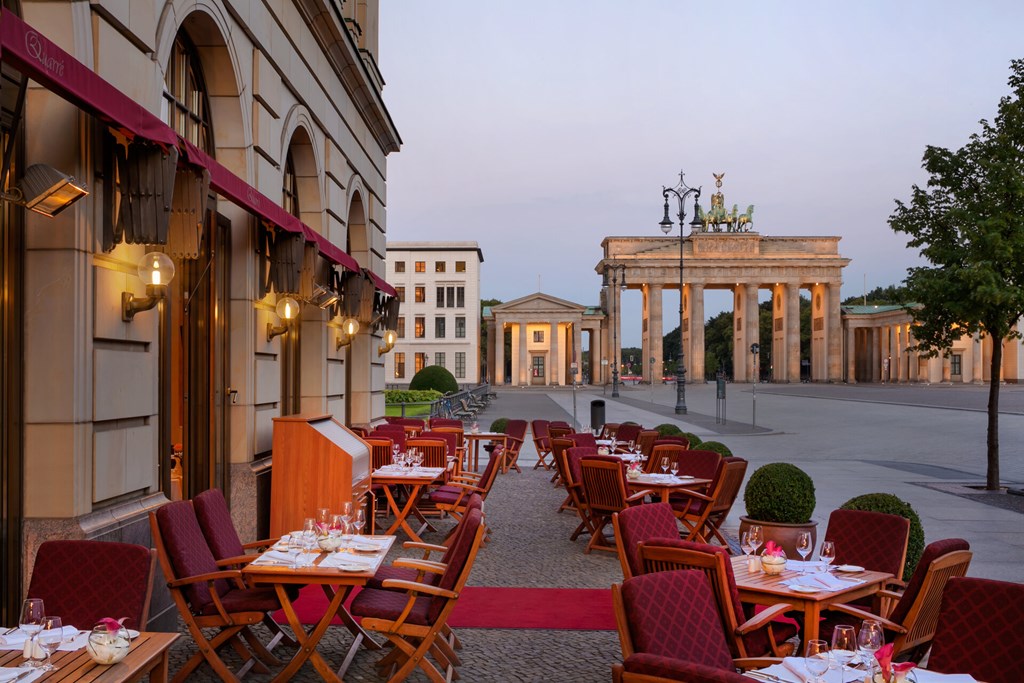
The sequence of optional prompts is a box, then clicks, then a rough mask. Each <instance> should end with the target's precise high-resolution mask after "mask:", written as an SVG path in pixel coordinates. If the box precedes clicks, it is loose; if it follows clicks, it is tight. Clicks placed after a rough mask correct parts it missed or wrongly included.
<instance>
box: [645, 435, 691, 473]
mask: <svg viewBox="0 0 1024 683" xmlns="http://www.w3.org/2000/svg"><path fill="white" fill-rule="evenodd" d="M684 451H686V449H685V448H684V447H683V446H681V445H679V444H675V443H669V444H660V443H655V444H654V448H653V449H652V450H651V455H650V457H648V458H647V463H646V464H645V465H644V472H647V473H648V474H650V473H658V474H660V473H661V459H662V458H668V459H669V462H678V461H679V460H680V459H681V458H682V456H683V452H684ZM702 478H703V477H702Z"/></svg>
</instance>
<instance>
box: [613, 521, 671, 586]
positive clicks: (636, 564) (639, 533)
mask: <svg viewBox="0 0 1024 683" xmlns="http://www.w3.org/2000/svg"><path fill="white" fill-rule="evenodd" d="M612 526H613V527H614V528H615V548H616V550H617V551H618V553H619V564H621V565H622V577H623V578H624V579H628V578H630V577H633V576H637V575H639V574H643V573H644V572H643V566H642V565H641V564H640V548H639V546H640V544H641V543H643V542H644V541H648V540H650V539H652V538H672V537H673V536H674V537H676V538H678V537H679V522H678V520H676V516H675V513H674V512H673V511H672V506H671V505H669V504H668V503H648V504H647V505H634V506H633V507H628V508H626V509H625V510H622V511H621V512H616V513H615V514H613V515H612Z"/></svg>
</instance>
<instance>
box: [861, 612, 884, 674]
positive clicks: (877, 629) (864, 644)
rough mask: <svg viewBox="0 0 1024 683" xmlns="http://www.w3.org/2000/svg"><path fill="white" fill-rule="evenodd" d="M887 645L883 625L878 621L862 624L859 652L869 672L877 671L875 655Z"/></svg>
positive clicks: (867, 620) (865, 621) (872, 620)
mask: <svg viewBox="0 0 1024 683" xmlns="http://www.w3.org/2000/svg"><path fill="white" fill-rule="evenodd" d="M884 644H885V634H884V633H883V632H882V623H881V622H880V621H878V620H877V619H865V620H864V621H863V622H861V625H860V631H859V632H858V633H857V650H858V651H859V652H860V659H861V661H862V662H864V663H865V664H867V666H868V671H870V672H873V671H874V669H875V653H876V652H878V650H880V649H881V647H882V645H884Z"/></svg>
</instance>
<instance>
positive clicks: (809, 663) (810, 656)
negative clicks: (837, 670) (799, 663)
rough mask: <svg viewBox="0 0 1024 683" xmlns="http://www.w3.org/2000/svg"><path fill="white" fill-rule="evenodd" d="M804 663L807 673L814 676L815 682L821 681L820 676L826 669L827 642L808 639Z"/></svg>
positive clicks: (827, 662) (821, 682)
mask: <svg viewBox="0 0 1024 683" xmlns="http://www.w3.org/2000/svg"><path fill="white" fill-rule="evenodd" d="M804 665H805V666H806V667H807V673H809V674H811V675H812V676H814V680H815V683H823V681H824V680H825V679H823V678H822V676H824V675H825V672H826V671H828V665H829V659H828V643H826V642H825V641H824V640H808V641H807V649H806V650H805V651H804Z"/></svg>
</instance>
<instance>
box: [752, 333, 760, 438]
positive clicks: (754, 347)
mask: <svg viewBox="0 0 1024 683" xmlns="http://www.w3.org/2000/svg"><path fill="white" fill-rule="evenodd" d="M760 352H761V345H760V344H758V343H757V342H754V343H753V344H751V345H750V356H751V361H752V362H753V365H754V386H753V387H751V389H750V391H751V393H752V394H753V401H752V410H753V413H754V415H753V419H752V420H751V427H752V428H754V429H757V382H758V380H759V379H760V378H759V377H758V372H757V356H758V354H759V353H760Z"/></svg>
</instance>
